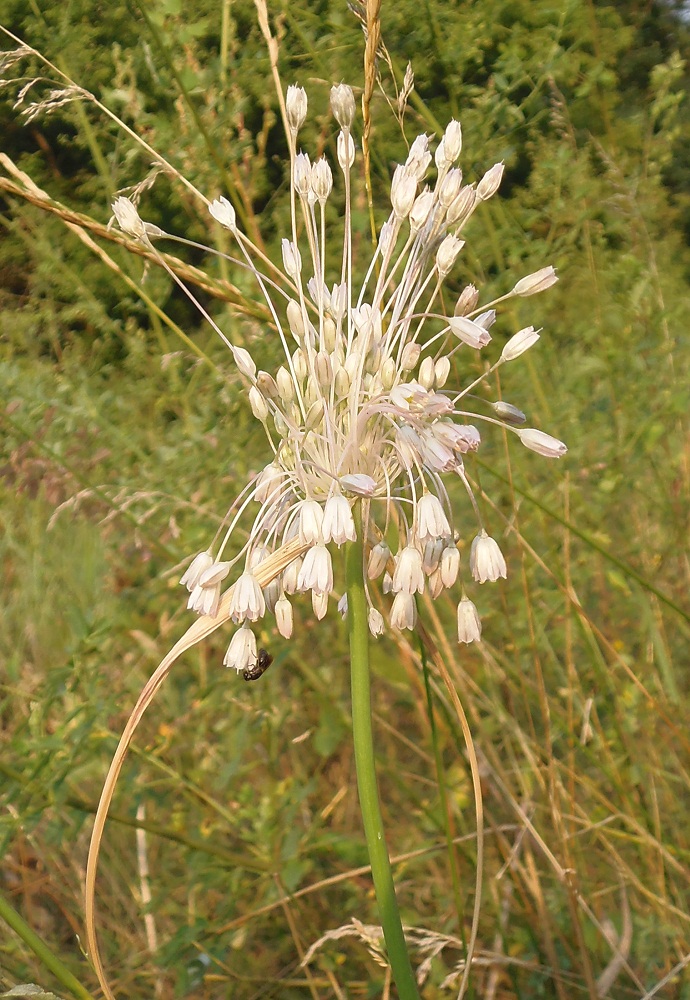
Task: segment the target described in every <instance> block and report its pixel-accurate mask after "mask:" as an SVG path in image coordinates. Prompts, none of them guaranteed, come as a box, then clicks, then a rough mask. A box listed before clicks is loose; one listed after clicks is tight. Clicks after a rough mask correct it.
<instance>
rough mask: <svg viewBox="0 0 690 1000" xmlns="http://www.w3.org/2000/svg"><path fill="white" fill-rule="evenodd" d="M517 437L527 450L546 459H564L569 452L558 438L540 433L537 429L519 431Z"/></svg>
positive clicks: (527, 428)
mask: <svg viewBox="0 0 690 1000" xmlns="http://www.w3.org/2000/svg"><path fill="white" fill-rule="evenodd" d="M517 435H518V437H519V438H520V440H521V441H522V443H523V444H524V446H525V448H529V449H530V451H536V453H537V454H538V455H543V456H544V457H545V458H562V457H563V456H564V455H565V454H566V452H567V451H568V448H567V446H566V445H565V444H563V442H562V441H559V440H558V438H555V437H551V435H550V434H546V433H545V432H544V431H538V430H537V429H536V428H535V427H525V428H524V430H520V431H518V432H517Z"/></svg>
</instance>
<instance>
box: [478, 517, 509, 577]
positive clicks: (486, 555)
mask: <svg viewBox="0 0 690 1000" xmlns="http://www.w3.org/2000/svg"><path fill="white" fill-rule="evenodd" d="M470 572H471V573H472V577H473V579H474V580H476V581H477V583H486V581H487V580H488V581H489V582H490V583H494V582H495V581H496V580H498V579H499V577H502V578H503V579H504V580H505V578H506V576H507V575H508V571H507V569H506V561H505V559H504V558H503V553H502V552H501V550H500V549H499V547H498V543H497V542H496V540H495V539H494V538H491V537H490V536H489V535H487V533H486V532H485V531H484V529H483V528H482V530H481V532H480V533H479V534H478V535H477V536H476V537H475V538H474V539H473V541H472V546H471V548H470Z"/></svg>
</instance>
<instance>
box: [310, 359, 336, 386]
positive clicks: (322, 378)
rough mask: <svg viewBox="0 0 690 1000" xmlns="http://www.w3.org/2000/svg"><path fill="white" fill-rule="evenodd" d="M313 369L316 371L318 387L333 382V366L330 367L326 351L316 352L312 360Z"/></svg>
mask: <svg viewBox="0 0 690 1000" xmlns="http://www.w3.org/2000/svg"><path fill="white" fill-rule="evenodd" d="M314 368H315V369H316V377H317V379H318V380H319V385H320V386H327V385H330V384H331V381H332V380H333V366H332V365H331V358H330V355H328V354H327V353H326V351H319V352H318V354H317V355H316V358H315V359H314Z"/></svg>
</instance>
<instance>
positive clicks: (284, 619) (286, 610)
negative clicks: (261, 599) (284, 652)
mask: <svg viewBox="0 0 690 1000" xmlns="http://www.w3.org/2000/svg"><path fill="white" fill-rule="evenodd" d="M275 616H276V626H277V628H278V631H279V632H280V634H281V635H282V637H283V639H291V638H292V605H291V604H290V602H289V601H288V599H287V597H286V596H285V594H281V595H280V597H279V598H278V600H277V601H276V606H275Z"/></svg>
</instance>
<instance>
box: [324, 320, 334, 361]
mask: <svg viewBox="0 0 690 1000" xmlns="http://www.w3.org/2000/svg"><path fill="white" fill-rule="evenodd" d="M337 341H338V328H337V326H336V325H335V323H334V321H333V319H332V317H331V316H326V317H325V318H324V321H323V346H324V347H325V348H326V350H327V351H328V352H329V353H331V354H332V353H333V351H334V350H335V345H336V343H337Z"/></svg>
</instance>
